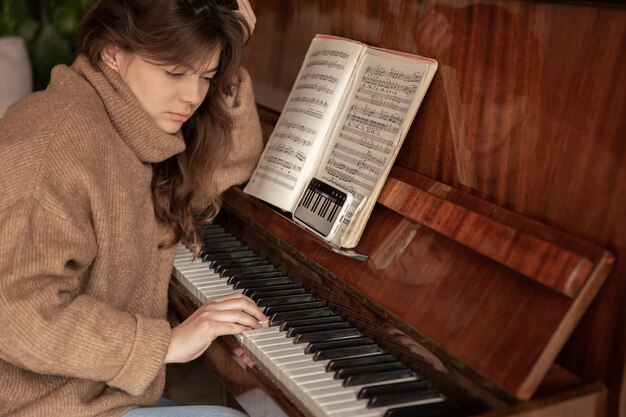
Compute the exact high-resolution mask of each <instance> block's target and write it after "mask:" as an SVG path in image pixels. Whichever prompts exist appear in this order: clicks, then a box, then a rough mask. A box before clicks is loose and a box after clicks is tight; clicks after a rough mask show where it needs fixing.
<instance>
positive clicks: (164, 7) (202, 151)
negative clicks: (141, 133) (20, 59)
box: [77, 0, 249, 253]
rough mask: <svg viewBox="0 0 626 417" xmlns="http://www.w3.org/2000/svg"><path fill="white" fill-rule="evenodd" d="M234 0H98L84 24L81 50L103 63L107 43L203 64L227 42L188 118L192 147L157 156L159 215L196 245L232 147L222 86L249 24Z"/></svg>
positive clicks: (239, 59)
mask: <svg viewBox="0 0 626 417" xmlns="http://www.w3.org/2000/svg"><path fill="white" fill-rule="evenodd" d="M236 8H237V3H236V1H235V0H96V2H95V3H94V5H93V6H92V7H91V9H90V10H89V11H88V12H87V14H86V15H85V17H84V18H83V20H82V22H81V26H80V28H79V36H78V44H77V52H78V53H79V54H84V55H86V56H87V57H88V58H89V60H90V62H91V64H92V65H93V66H94V68H98V62H99V61H100V59H101V58H100V54H101V51H102V49H103V48H104V47H105V46H107V45H111V44H113V45H116V46H117V47H119V48H121V49H123V50H125V51H127V52H133V53H136V54H138V55H139V56H141V57H142V58H144V59H148V60H151V61H153V62H158V63H163V64H174V65H187V66H190V67H192V68H201V66H202V65H204V64H206V63H207V62H208V61H209V57H210V56H211V54H212V53H213V52H214V51H216V50H217V49H220V50H221V53H220V62H219V69H218V71H217V73H216V75H215V77H214V78H213V80H212V81H211V84H210V87H209V92H208V94H207V96H206V98H205V99H204V102H203V103H202V104H201V105H200V107H199V108H198V109H197V110H196V112H195V113H194V114H193V116H192V117H191V118H190V119H189V120H188V121H187V122H186V123H185V124H184V125H183V127H182V132H183V136H184V138H185V143H186V150H185V151H184V152H182V153H180V154H178V155H176V156H174V157H172V158H170V159H168V160H166V161H163V162H161V163H158V164H154V176H153V179H152V198H153V201H154V211H155V215H156V217H157V220H158V221H160V222H162V223H165V224H168V225H170V226H171V227H172V229H173V231H174V235H175V236H174V239H173V240H172V241H170V242H164V243H163V244H164V245H171V244H174V243H175V242H177V241H179V240H182V241H183V242H184V243H186V244H188V245H189V246H190V247H191V248H193V249H194V250H195V251H196V253H197V251H198V250H199V246H200V244H201V238H200V236H199V232H198V226H199V224H200V223H204V222H208V221H210V220H211V219H212V218H213V217H215V215H216V214H217V212H218V211H219V208H220V205H221V200H220V196H219V194H218V192H217V189H216V186H215V184H214V183H213V178H214V174H215V172H216V171H217V170H218V169H219V168H220V166H221V163H223V161H224V160H225V159H226V156H227V155H228V153H229V152H230V149H231V142H230V135H229V131H230V128H231V121H230V120H229V118H228V116H227V114H226V112H225V111H224V109H223V104H222V103H220V102H221V101H223V98H222V97H221V95H222V94H230V92H231V90H232V88H233V81H234V80H235V79H236V73H237V69H238V68H239V67H240V66H241V65H242V63H243V56H244V44H245V40H246V38H247V36H248V34H249V28H248V26H247V24H246V22H245V20H244V19H242V18H241V17H240V15H238V14H237V13H236V12H235V9H236Z"/></svg>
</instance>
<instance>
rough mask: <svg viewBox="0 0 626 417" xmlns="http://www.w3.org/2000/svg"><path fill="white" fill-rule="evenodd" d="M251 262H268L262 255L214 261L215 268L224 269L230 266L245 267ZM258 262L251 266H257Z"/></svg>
mask: <svg viewBox="0 0 626 417" xmlns="http://www.w3.org/2000/svg"><path fill="white" fill-rule="evenodd" d="M252 262H257V263H258V262H265V263H266V264H268V263H269V261H268V260H267V259H266V258H264V257H262V256H242V257H239V258H227V259H220V260H218V261H215V262H214V264H215V268H216V269H217V268H220V269H225V268H229V267H230V268H232V267H245V266H250V265H249V264H250V263H252ZM257 265H258V264H255V265H252V266H257Z"/></svg>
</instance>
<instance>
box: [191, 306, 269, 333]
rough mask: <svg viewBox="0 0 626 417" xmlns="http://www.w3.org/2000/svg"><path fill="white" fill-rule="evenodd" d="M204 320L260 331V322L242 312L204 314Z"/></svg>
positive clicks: (223, 311)
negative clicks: (238, 325)
mask: <svg viewBox="0 0 626 417" xmlns="http://www.w3.org/2000/svg"><path fill="white" fill-rule="evenodd" d="M203 318H204V319H206V320H210V321H211V322H221V323H233V324H240V325H242V326H246V328H247V329H258V328H259V327H260V324H259V321H258V320H257V319H256V318H254V317H252V316H251V315H250V314H248V313H245V312H243V311H241V310H217V311H215V310H213V311H210V310H209V311H206V312H205V313H204V317H203Z"/></svg>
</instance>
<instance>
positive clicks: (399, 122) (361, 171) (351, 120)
mask: <svg viewBox="0 0 626 417" xmlns="http://www.w3.org/2000/svg"><path fill="white" fill-rule="evenodd" d="M370 62H371V63H370V64H369V65H365V66H364V67H363V69H362V70H361V71H360V73H359V74H357V79H356V85H355V88H354V89H353V91H354V93H353V96H352V97H351V98H350V99H349V101H348V103H347V104H348V105H347V107H346V110H345V112H344V113H343V115H342V117H343V122H342V124H341V126H340V127H339V129H337V130H336V131H335V134H334V137H333V138H332V141H331V145H330V146H331V147H330V148H329V149H330V152H327V154H326V156H325V158H324V161H323V162H322V170H321V171H322V172H323V175H321V176H322V178H323V179H325V180H326V181H329V182H331V183H333V184H336V185H337V186H339V187H341V188H344V189H347V190H349V191H350V192H352V193H353V194H354V203H353V207H352V209H351V210H349V212H348V213H347V216H346V220H345V221H344V227H346V226H347V225H348V224H349V223H350V220H351V218H352V216H353V215H354V207H357V206H358V205H359V204H360V203H361V201H362V200H363V198H365V197H366V196H369V195H370V194H371V193H372V192H373V190H374V188H376V187H377V186H379V185H380V184H379V182H380V178H381V177H382V176H383V175H385V172H386V170H387V169H388V168H389V161H391V160H393V154H394V152H396V151H397V144H398V141H399V140H400V139H401V137H402V131H403V130H404V129H406V126H405V121H406V119H407V117H408V112H409V109H410V107H411V105H412V103H413V100H414V98H415V96H416V94H417V92H418V91H419V88H420V84H421V82H422V80H423V76H424V74H423V73H422V72H417V71H410V70H408V68H410V67H409V66H407V67H406V69H405V68H403V69H399V68H397V67H396V66H394V65H393V64H390V63H389V62H383V61H382V60H378V59H377V58H376V57H370Z"/></svg>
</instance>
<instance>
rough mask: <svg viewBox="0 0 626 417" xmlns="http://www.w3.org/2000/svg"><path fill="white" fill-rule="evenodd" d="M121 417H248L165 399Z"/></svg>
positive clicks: (216, 406)
mask: <svg viewBox="0 0 626 417" xmlns="http://www.w3.org/2000/svg"><path fill="white" fill-rule="evenodd" d="M123 417H248V415H247V414H244V413H242V412H241V411H237V410H234V409H232V408H226V407H221V406H219V405H181V404H179V403H177V402H176V401H172V400H169V399H167V398H161V400H160V401H159V402H158V403H157V404H156V405H155V406H154V407H141V408H135V409H133V410H130V411H129V412H128V413H126V414H124V415H123Z"/></svg>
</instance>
